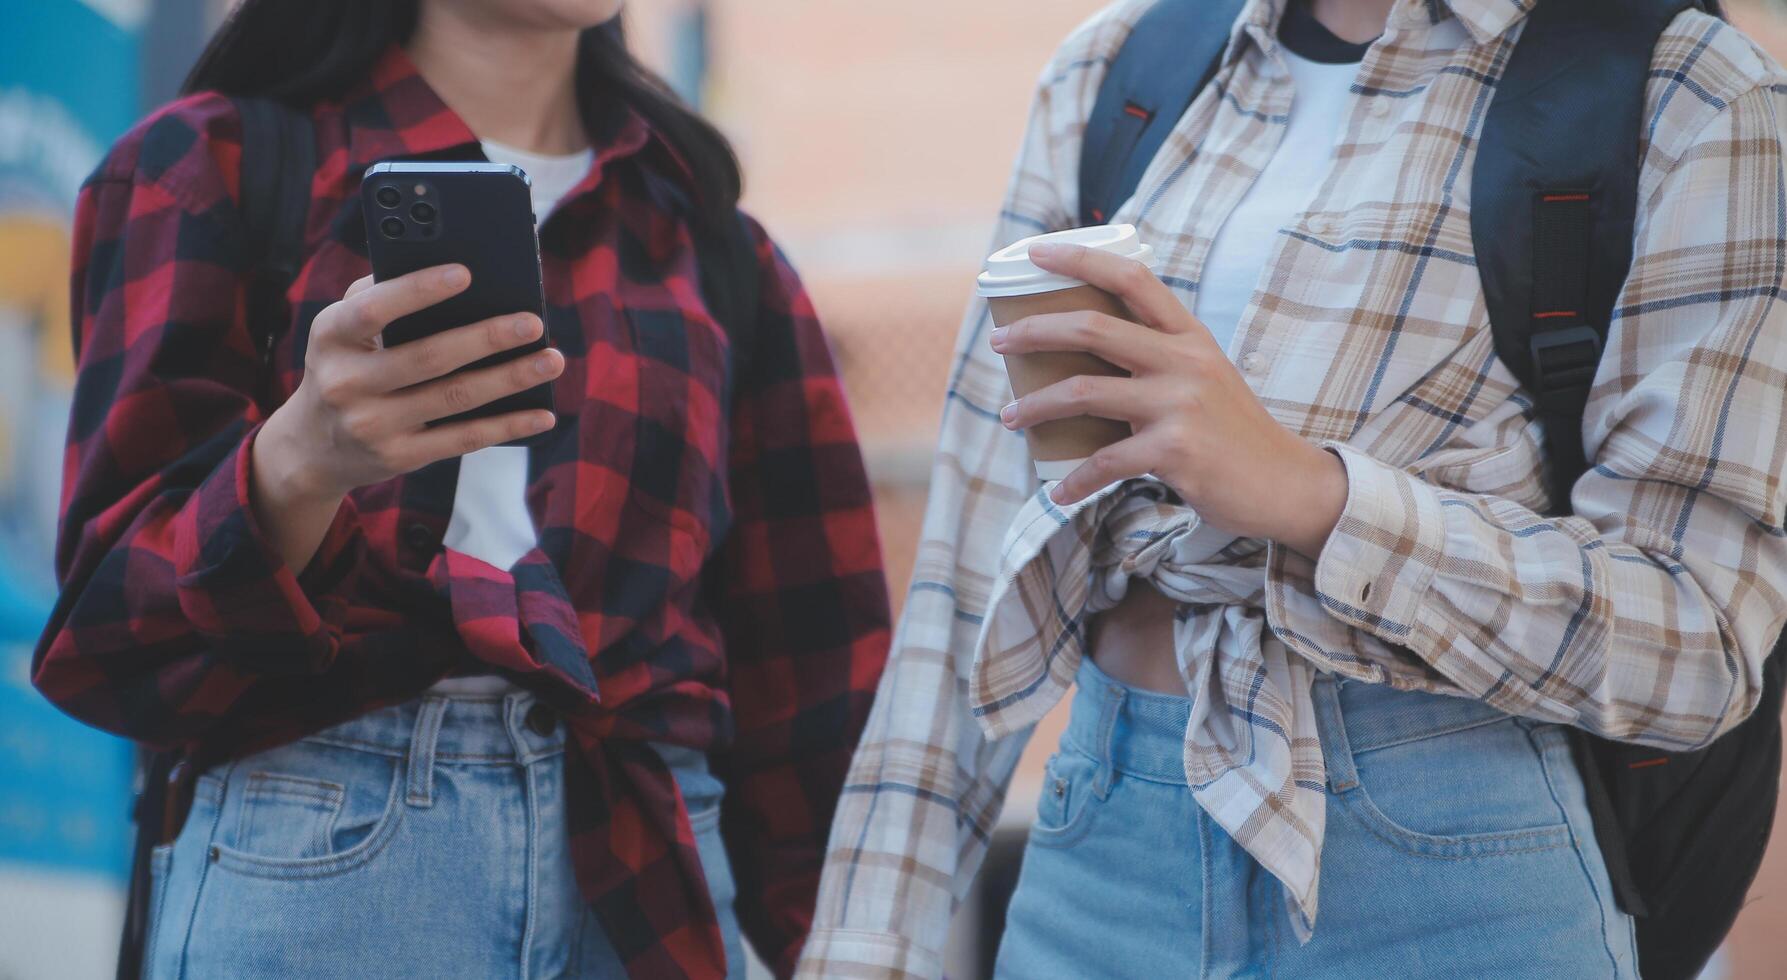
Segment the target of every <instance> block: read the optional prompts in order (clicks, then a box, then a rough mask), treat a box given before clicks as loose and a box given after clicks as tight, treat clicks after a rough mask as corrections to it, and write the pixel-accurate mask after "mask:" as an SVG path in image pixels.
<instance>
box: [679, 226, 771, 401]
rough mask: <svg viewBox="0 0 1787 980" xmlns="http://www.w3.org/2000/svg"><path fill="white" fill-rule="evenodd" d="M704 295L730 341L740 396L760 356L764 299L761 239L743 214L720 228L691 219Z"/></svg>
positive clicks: (734, 384)
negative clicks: (758, 355)
mask: <svg viewBox="0 0 1787 980" xmlns="http://www.w3.org/2000/svg"><path fill="white" fill-rule="evenodd" d="M691 227H692V228H693V235H694V239H695V261H696V263H697V265H698V266H699V268H698V270H697V274H698V275H699V276H700V279H701V298H702V299H703V300H704V301H706V303H707V308H708V311H709V312H710V313H712V314H713V315H714V319H715V320H718V321H719V323H720V327H721V329H723V330H725V331H726V336H727V338H728V339H729V340H730V341H731V343H732V392H733V396H734V397H737V394H738V391H739V390H740V388H742V387H743V386H744V381H745V378H747V377H748V376H749V375H750V371H751V362H752V359H753V357H754V355H755V354H756V346H757V333H758V329H757V321H758V319H759V305H760V303H761V300H762V291H763V284H762V275H763V271H762V267H761V266H760V265H759V264H758V261H757V239H756V236H755V235H753V234H752V233H751V227H750V223H749V222H748V221H747V220H746V218H745V215H744V212H742V211H739V212H736V213H734V214H733V216H732V220H730V221H727V222H725V223H724V226H723V227H721V228H712V227H709V226H708V225H707V224H706V223H705V222H703V221H700V220H696V221H693V222H691Z"/></svg>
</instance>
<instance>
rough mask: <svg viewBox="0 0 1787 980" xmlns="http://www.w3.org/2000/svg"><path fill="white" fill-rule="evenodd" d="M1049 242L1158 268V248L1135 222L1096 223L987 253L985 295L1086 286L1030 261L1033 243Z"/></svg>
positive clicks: (982, 283)
mask: <svg viewBox="0 0 1787 980" xmlns="http://www.w3.org/2000/svg"><path fill="white" fill-rule="evenodd" d="M1042 243H1048V244H1062V245H1083V246H1085V247H1086V248H1095V249H1098V250H1099V251H1101V252H1110V253H1112V254H1114V255H1121V256H1123V257H1124V258H1128V259H1135V260H1136V261H1138V262H1140V263H1142V264H1143V265H1145V266H1147V267H1148V268H1150V269H1152V268H1154V249H1153V247H1152V246H1149V245H1148V244H1146V243H1145V242H1143V241H1142V239H1141V236H1140V235H1138V234H1136V230H1135V225H1094V226H1092V227H1090V228H1070V229H1068V230H1067V231H1055V232H1050V233H1049V234H1046V235H1033V236H1031V237H1029V238H1026V239H1024V240H1023V241H1021V242H1013V243H1012V244H1010V245H1007V246H1006V247H1004V248H1002V249H1000V250H999V251H997V252H994V253H993V254H992V255H989V256H987V264H986V270H985V271H983V272H982V273H981V274H980V278H979V279H977V280H976V282H977V283H978V284H979V287H980V288H979V293H980V295H982V296H986V297H993V296H1029V295H1031V294H1033V293H1052V292H1054V291H1055V290H1057V289H1072V288H1074V287H1075V286H1083V285H1085V283H1082V282H1081V281H1080V280H1078V279H1074V278H1071V277H1069V276H1061V275H1056V274H1055V273H1053V272H1045V271H1043V270H1042V269H1039V268H1037V267H1036V265H1035V263H1033V262H1031V261H1030V246H1032V245H1037V244H1042Z"/></svg>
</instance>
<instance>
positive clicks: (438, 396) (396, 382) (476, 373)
mask: <svg viewBox="0 0 1787 980" xmlns="http://www.w3.org/2000/svg"><path fill="white" fill-rule="evenodd" d="M471 282H472V279H471V275H470V273H469V272H468V271H467V270H466V268H465V267H464V266H461V265H445V266H437V267H434V268H429V269H423V270H419V271H416V272H412V273H409V274H407V275H404V276H401V277H398V278H396V279H392V280H390V281H388V282H381V283H374V282H373V280H372V278H371V277H367V278H365V279H361V280H359V281H358V282H356V283H354V284H353V285H352V286H350V287H348V291H347V295H346V296H344V297H342V299H341V301H340V302H337V303H334V304H331V305H330V306H328V307H326V308H325V309H324V310H323V311H322V312H321V313H319V314H317V317H316V320H315V322H314V323H313V324H312V326H311V331H310V346H309V347H308V349H307V350H306V353H305V361H304V364H305V369H304V379H303V381H302V382H301V383H300V384H299V385H298V390H297V391H296V392H295V393H294V394H293V395H292V397H291V398H290V399H289V400H288V401H287V402H286V403H285V404H284V405H282V406H281V407H280V409H279V411H277V412H275V413H273V417H272V418H270V419H268V421H267V426H266V428H267V430H269V432H264V433H263V435H262V438H268V437H269V436H270V437H271V438H272V439H274V440H276V441H277V442H278V444H279V446H280V448H281V449H282V450H283V452H282V453H281V454H280V455H281V456H282V457H284V460H283V462H281V463H279V464H275V465H277V466H278V467H279V468H280V469H281V470H282V471H283V472H282V473H279V474H267V473H262V474H261V475H262V477H263V478H265V477H269V476H274V477H275V478H281V479H283V481H285V482H287V483H289V486H290V489H292V490H295V491H297V492H299V493H301V494H303V495H305V496H314V497H320V498H328V497H334V498H337V499H338V498H339V497H340V496H342V495H344V494H346V493H347V492H348V491H349V490H352V489H354V488H356V487H361V486H365V485H367V484H370V483H377V482H379V481H381V480H387V479H390V478H391V477H393V476H397V475H399V474H402V473H407V472H410V471H412V470H416V469H420V468H421V467H423V466H425V465H427V464H429V463H432V462H435V461H437V460H441V459H446V458H447V457H450V456H458V455H463V454H465V453H469V452H473V451H475V450H478V449H483V448H485V447H486V446H495V445H500V444H502V443H505V442H513V441H516V440H520V439H525V438H527V437H529V436H532V435H536V434H538V433H540V432H544V431H546V430H547V429H549V428H551V427H552V423H553V416H552V413H551V412H550V411H548V410H546V409H543V408H521V409H515V410H511V411H508V412H504V413H502V414H499V415H485V414H478V415H472V414H470V413H473V412H475V411H476V410H477V409H479V408H482V407H483V406H487V405H492V404H497V403H499V402H501V401H503V400H504V399H506V398H512V397H514V396H515V395H517V394H518V393H523V392H527V391H529V390H532V389H536V388H538V387H539V386H540V385H542V384H544V383H549V382H550V381H551V380H552V379H553V378H556V377H558V375H559V373H560V372H562V371H563V370H564V366H565V359H564V355H562V354H560V353H559V352H558V351H556V350H551V349H540V350H537V351H535V352H533V353H531V354H526V355H524V356H522V357H521V358H519V359H511V360H503V359H502V358H503V355H505V354H508V353H510V352H513V351H516V350H518V349H520V350H524V349H526V348H529V347H531V346H537V345H538V344H540V343H541V342H542V341H543V333H544V328H543V325H542V324H541V322H540V318H539V317H538V316H536V315H534V314H532V313H510V314H504V315H501V316H495V317H489V318H486V319H484V320H480V321H478V322H476V323H471V324H466V325H464V326H459V327H452V328H448V329H446V330H443V331H439V332H436V333H432V334H430V335H428V336H427V337H424V338H422V339H419V340H416V341H414V342H411V343H407V344H402V345H399V346H397V347H386V346H385V345H384V344H383V343H381V341H380V336H381V334H383V333H385V332H386V331H387V330H388V329H389V327H390V326H391V324H393V323H395V322H397V321H399V320H401V319H402V318H404V317H406V316H412V315H414V314H416V313H417V312H419V311H422V310H427V309H430V308H432V307H435V306H438V305H439V304H440V303H442V302H443V301H445V300H448V299H450V298H452V297H454V296H457V295H461V294H462V293H464V291H465V290H466V289H467V288H468V287H469V286H470V284H471ZM493 361H494V363H490V362H493ZM479 365H483V366H479ZM257 461H258V460H257Z"/></svg>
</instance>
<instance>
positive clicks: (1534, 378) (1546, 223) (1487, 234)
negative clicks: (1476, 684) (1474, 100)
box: [1471, 0, 1696, 510]
mask: <svg viewBox="0 0 1787 980" xmlns="http://www.w3.org/2000/svg"><path fill="white" fill-rule="evenodd" d="M1694 6H1696V4H1695V3H1693V2H1692V0H1549V2H1546V3H1541V4H1539V5H1537V6H1536V7H1535V8H1534V9H1533V12H1532V13H1531V14H1529V15H1528V16H1527V20H1526V25H1525V27H1524V28H1523V29H1522V33H1521V35H1520V40H1519V43H1518V44H1516V45H1515V48H1514V53H1513V55H1512V56H1511V57H1510V58H1509V59H1508V66H1507V69H1506V70H1505V71H1504V72H1503V74H1502V77H1501V80H1500V81H1499V82H1498V83H1497V85H1496V90H1495V97H1494V100H1493V101H1492V102H1491V103H1490V107H1489V114H1488V117H1487V118H1486V119H1485V121H1484V125H1483V134H1482V138H1481V139H1480V141H1479V148H1478V150H1477V156H1476V163H1475V171H1474V173H1473V175H1472V185H1471V195H1472V197H1471V238H1472V241H1473V245H1474V250H1475V253H1476V258H1477V269H1478V274H1479V276H1480V277H1481V279H1482V281H1483V295H1484V300H1485V302H1486V304H1487V305H1488V309H1489V322H1490V326H1491V328H1492V329H1493V331H1494V334H1495V347H1496V353H1497V354H1498V355H1499V356H1500V357H1501V359H1502V361H1503V363H1505V364H1507V366H1508V368H1509V369H1510V370H1511V371H1513V373H1514V375H1515V377H1517V378H1519V379H1520V381H1521V383H1522V384H1523V385H1525V386H1526V388H1527V390H1528V391H1529V392H1530V393H1531V394H1532V396H1533V398H1534V400H1535V403H1536V404H1535V410H1536V412H1537V414H1538V417H1539V419H1540V421H1541V423H1542V424H1543V428H1544V433H1545V440H1546V444H1547V445H1546V451H1547V459H1548V460H1549V467H1548V469H1549V472H1548V473H1547V478H1548V482H1549V484H1550V487H1551V492H1552V499H1553V502H1554V503H1555V504H1556V506H1557V507H1558V508H1559V509H1562V510H1568V508H1569V493H1570V488H1571V487H1572V486H1573V485H1574V484H1575V482H1576V480H1577V478H1578V477H1580V476H1581V475H1582V474H1583V473H1584V472H1585V471H1586V470H1587V469H1588V461H1587V459H1586V457H1585V456H1584V453H1583V447H1582V412H1583V408H1584V406H1585V405H1586V404H1587V403H1588V394H1589V387H1590V385H1591V384H1592V383H1593V381H1594V376H1595V369H1596V366H1597V365H1598V364H1599V363H1600V360H1601V347H1602V343H1603V342H1604V340H1605V338H1606V336H1607V330H1608V325H1609V323H1610V321H1611V320H1612V319H1613V304H1614V302H1615V301H1616V300H1617V299H1618V296H1619V291H1620V287H1621V286H1622V285H1624V283H1625V280H1626V274H1627V272H1629V271H1630V269H1631V266H1632V235H1633V223H1634V218H1635V215H1636V212H1637V208H1638V168H1639V164H1640V160H1639V143H1640V140H1641V138H1642V135H1643V125H1644V105H1645V85H1646V82H1647V81H1648V79H1649V75H1650V65H1651V57H1652V53H1653V52H1654V50H1655V48H1656V45H1657V39H1658V37H1659V36H1660V35H1661V34H1662V33H1663V30H1664V28H1666V27H1667V26H1669V22H1670V21H1672V20H1674V19H1675V17H1676V15H1678V14H1680V13H1681V12H1682V11H1684V10H1687V9H1689V8H1690V7H1694Z"/></svg>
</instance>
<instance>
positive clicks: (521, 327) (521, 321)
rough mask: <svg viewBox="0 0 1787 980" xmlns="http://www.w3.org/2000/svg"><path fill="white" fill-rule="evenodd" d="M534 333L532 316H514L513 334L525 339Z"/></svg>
mask: <svg viewBox="0 0 1787 980" xmlns="http://www.w3.org/2000/svg"><path fill="white" fill-rule="evenodd" d="M533 335H534V318H533V317H531V316H521V317H516V318H515V336H516V337H518V338H520V339H522V340H526V339H527V338H529V337H532V336H533Z"/></svg>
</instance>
